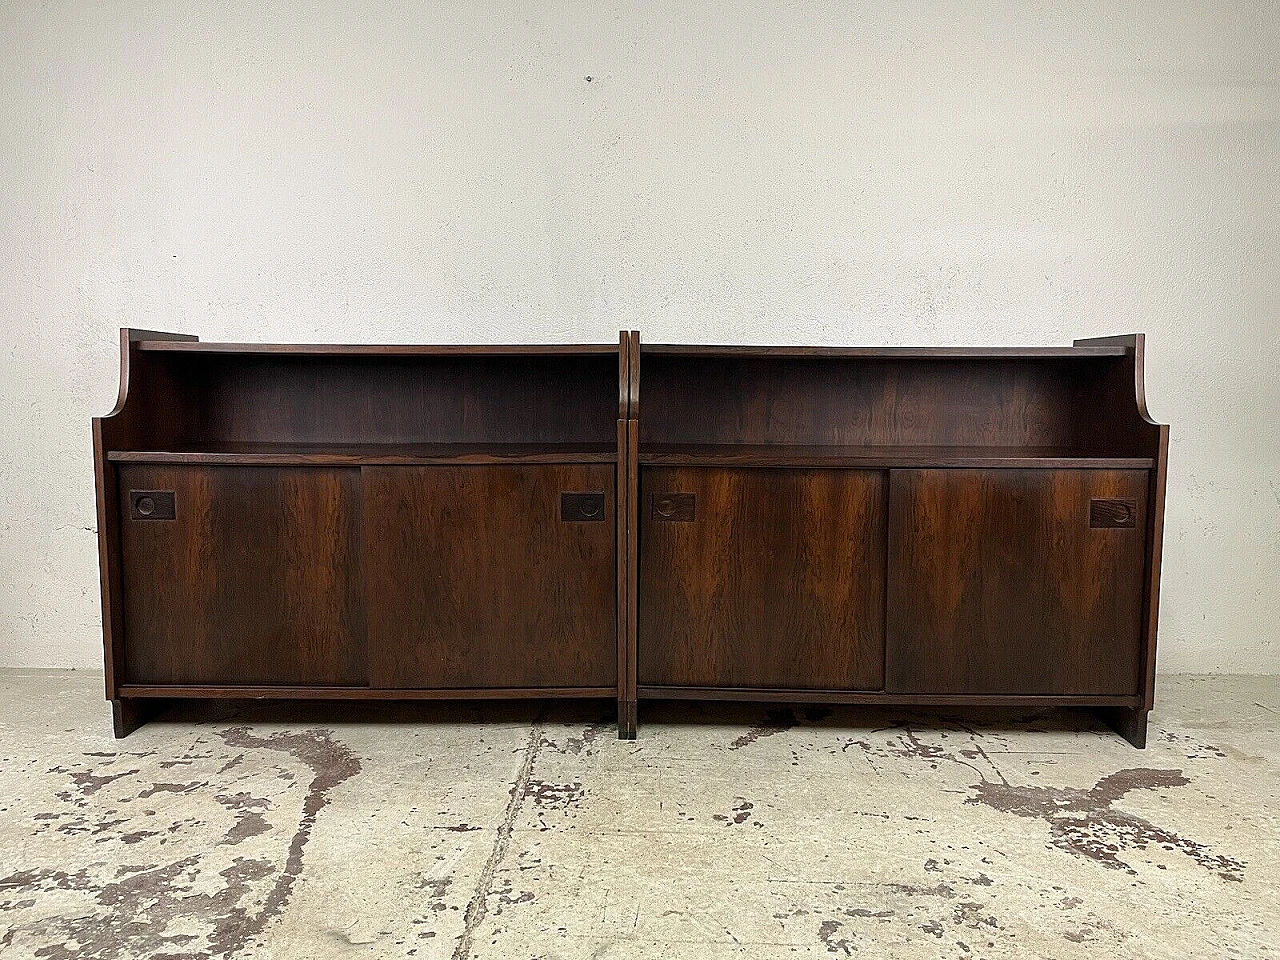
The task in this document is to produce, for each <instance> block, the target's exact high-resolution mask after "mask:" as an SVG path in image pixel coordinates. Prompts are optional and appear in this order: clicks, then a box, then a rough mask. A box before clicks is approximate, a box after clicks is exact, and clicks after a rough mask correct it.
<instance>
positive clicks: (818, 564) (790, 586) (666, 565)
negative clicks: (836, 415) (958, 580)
mask: <svg viewBox="0 0 1280 960" xmlns="http://www.w3.org/2000/svg"><path fill="white" fill-rule="evenodd" d="M672 494H683V495H686V496H690V497H691V498H692V510H691V511H689V514H690V517H689V518H688V519H684V518H682V519H674V520H673V519H665V518H663V516H662V514H661V512H660V510H661V505H662V503H663V502H664V501H665V500H666V499H669V498H670V496H671V495H672ZM640 500H641V512H640V537H641V542H640V577H639V593H638V596H639V601H640V610H639V639H638V642H639V682H640V683H641V684H644V685H661V686H702V687H755V688H769V687H784V688H805V687H813V688H819V689H827V688H839V687H845V688H849V689H857V688H877V687H879V686H880V685H881V683H882V680H883V673H882V671H883V630H884V549H885V547H884V544H885V540H884V537H885V512H884V507H885V476H884V474H883V473H881V472H876V471H858V470H737V469H722V468H701V467H680V468H665V467H644V468H642V469H641V476H640ZM655 504H657V507H658V509H657V510H655V509H654V505H655Z"/></svg>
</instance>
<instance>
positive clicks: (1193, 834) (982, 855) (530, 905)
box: [0, 671, 1280, 960]
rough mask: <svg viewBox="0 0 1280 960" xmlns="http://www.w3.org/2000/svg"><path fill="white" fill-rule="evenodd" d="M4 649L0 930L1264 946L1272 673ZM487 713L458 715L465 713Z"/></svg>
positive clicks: (526, 952) (381, 944) (164, 945)
mask: <svg viewBox="0 0 1280 960" xmlns="http://www.w3.org/2000/svg"><path fill="white" fill-rule="evenodd" d="M100 689H101V678H100V677H98V676H95V675H93V674H85V673H58V672H38V673H33V672H16V671H14V672H7V673H0V775H2V778H0V817H2V818H0V955H2V956H3V957H4V960H10V958H18V957H52V958H71V957H76V958H115V957H206V956H215V957H221V956H232V955H235V956H245V957H250V956H252V957H259V958H273V957H306V958H328V957H362V956H368V957H404V956H412V957H424V958H426V957H432V958H433V957H444V958H449V957H457V958H463V957H465V958H481V957H501V958H504V960H512V958H529V957H566V958H568V957H628V958H650V957H690V958H697V960H716V958H720V957H760V958H773V957H792V956H795V957H832V956H836V957H843V956H854V955H858V956H864V957H877V958H880V957H888V958H897V957H902V958H917V957H918V958H930V960H933V958H942V957H957V958H977V957H1010V958H1013V957H1017V958H1029V957H1046V958H1054V960H1070V958H1075V957H1108V958H1112V957H1143V958H1147V957H1170V958H1173V957H1176V958H1179V960H1183V958H1187V957H1197V958H1198V957H1269V956H1280V954H1278V953H1277V952H1276V950H1277V948H1276V946H1275V944H1276V943H1277V941H1280V801H1278V800H1277V796H1276V788H1277V786H1278V785H1280V776H1278V774H1280V735H1278V733H1277V731H1278V730H1280V680H1278V679H1276V678H1269V679H1267V678H1190V677H1181V678H1165V679H1163V681H1162V683H1161V686H1160V692H1159V700H1160V706H1159V708H1158V710H1157V711H1156V713H1155V714H1154V716H1153V720H1154V729H1153V731H1152V735H1151V747H1150V748H1149V749H1148V750H1146V751H1136V750H1134V749H1132V748H1131V747H1129V746H1128V745H1127V744H1125V743H1124V742H1123V741H1121V740H1119V739H1118V738H1116V737H1115V736H1113V735H1111V734H1110V733H1107V732H1104V731H1102V730H1101V729H1100V728H1098V727H1097V726H1096V725H1094V724H1093V723H1092V722H1091V721H1090V720H1089V719H1088V717H1087V716H1085V715H1083V714H1074V713H1069V712H1068V713H1061V714H1058V713H1049V714H1043V715H1038V716H1028V715H1026V714H1009V713H1005V714H992V713H986V714H982V715H980V716H978V715H974V714H966V715H964V716H960V715H947V716H938V715H927V714H916V713H906V712H901V711H894V712H888V711H869V710H851V709H835V710H827V709H818V710H805V709H802V708H798V709H796V710H794V711H791V710H787V709H781V710H770V709H768V708H766V707H757V706H741V705H679V704H672V705H653V706H646V707H643V708H642V714H641V723H642V726H641V731H640V739H639V740H637V741H636V742H634V743H623V742H619V741H618V740H617V739H615V737H614V732H613V730H612V728H611V725H610V724H609V723H608V722H607V719H606V718H605V717H604V715H603V710H604V709H605V708H604V707H603V706H602V705H599V704H556V705H552V706H551V707H549V708H542V707H540V706H539V705H537V704H523V705H522V704H517V705H500V704H491V705H479V706H476V705H462V706H442V705H423V706H409V707H401V706H396V705H383V706H374V707H366V706H363V705H361V706H355V707H350V706H347V707H336V708H335V707H334V706H332V705H323V704H321V705H294V706H278V705H277V706H270V705H268V706H263V705H256V704H255V705H241V704H211V705H196V706H194V707H180V708H177V709H175V710H171V711H170V712H169V713H168V714H167V715H166V716H165V717H164V718H163V719H161V720H159V721H157V722H154V723H152V724H150V725H148V726H145V727H143V728H142V729H141V730H139V731H138V732H137V733H135V734H134V735H133V736H131V737H129V738H128V739H127V740H124V741H115V740H113V739H112V738H111V732H110V723H109V719H108V710H107V706H106V704H104V703H103V702H102V701H101V699H100V696H101V695H100ZM480 721H485V722H480Z"/></svg>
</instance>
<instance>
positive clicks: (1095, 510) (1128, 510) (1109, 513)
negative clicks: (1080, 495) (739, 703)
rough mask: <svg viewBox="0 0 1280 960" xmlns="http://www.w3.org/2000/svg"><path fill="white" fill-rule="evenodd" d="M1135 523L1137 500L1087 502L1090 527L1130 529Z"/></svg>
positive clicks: (1136, 518) (1136, 519)
mask: <svg viewBox="0 0 1280 960" xmlns="http://www.w3.org/2000/svg"><path fill="white" fill-rule="evenodd" d="M1137 522H1138V501H1137V500H1103V499H1097V500H1090V501H1089V526H1091V527H1102V528H1107V527H1132V526H1135V525H1136V524H1137Z"/></svg>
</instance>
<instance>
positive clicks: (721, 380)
mask: <svg viewBox="0 0 1280 960" xmlns="http://www.w3.org/2000/svg"><path fill="white" fill-rule="evenodd" d="M121 350H122V361H121V387H120V397H119V401H118V403H117V405H116V409H115V410H114V411H113V412H112V413H111V414H109V415H108V416H106V417H102V418H98V419H95V420H94V422H93V435H94V457H95V468H96V477H97V509H98V533H99V547H100V552H101V556H100V559H101V571H102V602H103V632H104V640H105V654H106V687H107V698H108V699H109V700H110V701H111V702H112V706H113V715H114V720H115V731H116V735H117V736H126V735H127V734H128V733H129V732H131V731H132V730H133V729H134V728H135V727H136V726H137V725H138V724H139V723H141V722H143V720H144V719H145V717H146V714H147V712H148V709H147V708H148V707H149V706H151V705H153V704H154V703H155V702H156V701H159V700H163V699H166V698H198V697H235V698H268V697H275V698H297V699H352V700H367V699H397V700H403V699H461V698H501V697H511V698H515V697H526V698H527V697H538V698H543V697H600V698H604V697H607V698H610V699H616V701H617V708H618V732H619V736H620V737H624V738H631V737H634V736H635V734H636V724H637V705H638V703H639V701H641V700H645V699H656V698H665V699H682V698H683V699H742V700H761V701H775V702H803V703H859V704H885V705H899V706H902V705H910V706H932V707H946V708H955V707H961V706H965V705H1005V706H1025V707H1042V706H1082V707H1089V708H1092V709H1094V710H1096V711H1097V712H1098V714H1099V715H1100V716H1101V717H1102V718H1103V719H1104V720H1105V721H1106V722H1107V723H1109V724H1110V725H1111V726H1112V727H1114V728H1115V729H1116V730H1117V731H1119V732H1120V733H1121V735H1122V736H1124V737H1125V738H1126V739H1128V740H1129V741H1130V742H1131V743H1133V744H1134V745H1135V746H1143V745H1144V743H1145V736H1146V724H1147V714H1148V712H1149V711H1150V709H1151V706H1152V700H1153V696H1154V677H1155V649H1156V615H1157V608H1158V593H1159V577H1160V550H1161V538H1162V527H1163V516H1164V489H1165V465H1166V457H1167V450H1168V436H1169V434H1168V427H1167V426H1163V425H1159V424H1156V423H1154V422H1153V421H1152V420H1151V419H1150V417H1149V416H1148V414H1147V412H1146V407H1145V401H1144V397H1143V338H1142V337H1141V336H1140V335H1135V336H1126V337H1114V338H1103V339H1094V340H1081V341H1077V342H1076V343H1075V345H1074V346H1071V347H1047V348H1046V347H1030V348H989V347H974V348H904V347H876V348H861V347H853V348H836V347H753V346H684V345H652V344H647V343H646V344H643V345H642V344H641V342H640V337H639V335H638V334H637V333H635V332H634V331H633V332H629V333H628V332H625V331H624V332H623V333H622V334H621V335H620V337H619V341H618V343H617V344H616V345H615V344H590V345H526V346H384V345H364V346H327V345H314V344H307V345H302V344H298V345H277V344H233V343H201V342H200V341H199V340H197V339H196V338H194V337H190V336H183V335H176V334H166V333H154V332H149V331H143V330H124V331H122V332H121Z"/></svg>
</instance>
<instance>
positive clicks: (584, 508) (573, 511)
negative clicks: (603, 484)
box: [560, 492, 604, 521]
mask: <svg viewBox="0 0 1280 960" xmlns="http://www.w3.org/2000/svg"><path fill="white" fill-rule="evenodd" d="M560 519H561V520H578V521H581V520H603V519H604V494H603V493H568V492H566V493H562V494H560Z"/></svg>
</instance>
